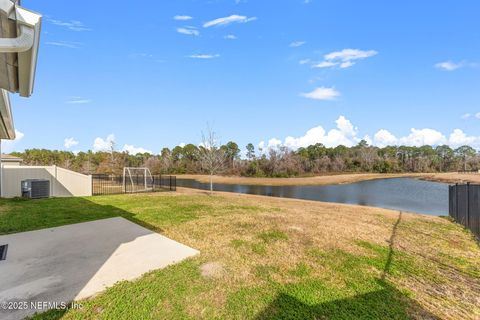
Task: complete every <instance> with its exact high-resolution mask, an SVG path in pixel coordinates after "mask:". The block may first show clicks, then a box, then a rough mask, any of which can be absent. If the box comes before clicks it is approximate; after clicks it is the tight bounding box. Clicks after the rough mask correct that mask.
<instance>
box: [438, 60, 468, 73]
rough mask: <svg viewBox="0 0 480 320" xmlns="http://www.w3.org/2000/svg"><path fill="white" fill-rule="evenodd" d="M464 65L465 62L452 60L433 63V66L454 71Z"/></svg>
mask: <svg viewBox="0 0 480 320" xmlns="http://www.w3.org/2000/svg"><path fill="white" fill-rule="evenodd" d="M464 66H465V62H458V63H456V62H452V61H444V62H439V63H436V64H435V68H437V69H441V70H444V71H454V70H457V69H460V68H462V67H464Z"/></svg>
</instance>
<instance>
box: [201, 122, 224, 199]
mask: <svg viewBox="0 0 480 320" xmlns="http://www.w3.org/2000/svg"><path fill="white" fill-rule="evenodd" d="M199 158H200V159H199V160H200V164H201V166H202V169H203V170H205V171H207V172H208V174H209V175H210V192H212V191H213V176H214V175H216V174H218V173H220V172H222V170H223V169H224V168H225V161H226V155H225V151H224V150H223V149H221V148H220V143H219V142H218V138H217V136H216V134H215V132H214V131H212V130H211V128H210V127H208V129H207V133H206V134H205V133H204V132H202V145H201V146H200V157H199Z"/></svg>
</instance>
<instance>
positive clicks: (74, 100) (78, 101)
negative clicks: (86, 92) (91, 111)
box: [67, 97, 92, 104]
mask: <svg viewBox="0 0 480 320" xmlns="http://www.w3.org/2000/svg"><path fill="white" fill-rule="evenodd" d="M90 102H92V100H90V99H85V98H82V97H71V98H70V99H69V100H68V101H67V103H68V104H87V103H90Z"/></svg>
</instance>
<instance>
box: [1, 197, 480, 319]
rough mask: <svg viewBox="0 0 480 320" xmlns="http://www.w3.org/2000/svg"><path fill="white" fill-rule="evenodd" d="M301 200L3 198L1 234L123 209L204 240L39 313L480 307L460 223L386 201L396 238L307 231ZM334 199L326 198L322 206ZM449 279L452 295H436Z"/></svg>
mask: <svg viewBox="0 0 480 320" xmlns="http://www.w3.org/2000/svg"><path fill="white" fill-rule="evenodd" d="M268 201H273V200H270V199H269V200H268ZM342 208H343V207H342ZM289 210H291V209H289V207H287V206H286V207H282V205H281V203H280V202H279V203H278V204H272V203H269V202H267V201H266V202H265V203H259V202H258V198H255V199H254V200H249V199H247V198H241V199H240V198H233V197H227V196H206V195H202V194H193V195H192V194H177V195H172V194H168V193H166V194H157V195H149V194H140V195H118V196H102V197H89V198H67V199H47V200H36V201H28V200H16V199H14V200H0V234H8V233H13V232H21V231H27V230H35V229H41V228H46V227H55V226H60V225H65V224H70V223H77V222H84V221H91V220H96V219H102V218H108V217H114V216H122V217H125V218H127V219H129V220H131V221H134V222H136V223H139V224H141V225H144V226H146V227H148V228H150V229H152V230H157V231H161V232H163V233H164V234H166V235H167V236H169V237H171V238H173V239H175V240H177V241H180V242H183V243H185V244H187V245H190V246H192V247H195V248H197V249H199V250H200V251H201V254H200V256H198V257H195V258H192V259H189V260H186V261H184V262H181V263H179V264H176V265H173V266H170V267H168V268H165V269H162V270H157V271H153V272H150V273H148V274H146V275H144V276H143V277H141V278H140V279H138V280H136V281H132V282H127V281H124V282H120V283H118V284H116V285H115V286H113V287H111V288H109V289H107V290H106V291H105V292H104V293H102V294H100V295H98V296H96V297H94V298H92V299H86V300H82V301H79V303H81V304H82V308H81V309H79V310H76V309H75V310H74V309H70V310H66V311H49V312H46V313H42V314H38V315H35V316H34V317H33V319H37V320H44V319H60V318H62V319H132V320H135V319H139V320H140V319H142V320H143V319H199V318H203V319H410V318H412V317H416V318H429V317H430V318H435V317H440V318H442V317H445V315H449V316H452V315H453V317H454V318H455V317H458V318H465V319H468V318H469V317H470V318H471V319H475V318H476V317H478V316H480V310H479V308H478V306H476V305H475V300H471V301H469V297H476V295H475V294H476V293H475V286H476V285H478V284H479V283H480V279H479V274H480V273H479V270H480V262H479V261H478V254H480V249H479V247H478V245H476V244H475V242H474V241H473V240H472V239H471V236H470V235H468V234H467V233H465V231H464V230H463V229H462V228H461V227H460V226H457V225H455V224H453V223H450V222H445V221H442V220H440V219H438V220H431V219H430V220H427V219H423V218H422V217H420V216H419V217H418V218H415V219H413V218H410V219H407V220H406V221H405V222H400V223H398V226H394V225H395V222H396V221H397V219H396V218H395V216H394V215H379V214H378V212H374V213H372V215H371V216H372V219H374V220H373V225H375V228H377V229H376V230H377V232H378V230H380V229H379V228H380V227H381V226H384V227H383V228H384V229H382V230H386V236H387V237H389V239H382V238H381V239H380V241H373V240H371V239H370V240H368V239H366V238H353V239H352V238H351V237H350V236H345V235H341V234H340V230H342V229H343V228H344V226H341V225H340V226H339V227H338V228H339V229H338V230H337V231H335V232H333V233H332V234H330V235H329V234H328V230H329V229H330V228H331V226H330V227H325V229H322V225H321V224H312V225H311V226H310V227H309V228H311V230H313V231H314V232H311V233H310V234H308V235H307V234H304V233H303V232H299V231H298V230H296V231H288V230H290V229H289V227H290V226H291V225H296V224H297V223H301V222H302V221H301V219H302V217H301V216H300V215H299V214H298V213H297V212H293V213H292V212H290V211H289ZM329 210H330V207H328V205H324V204H318V205H317V207H315V210H313V213H312V214H313V216H312V217H316V215H317V214H320V213H322V214H329ZM342 210H347V209H342ZM352 210H354V209H352ZM352 212H354V211H352ZM350 214H351V213H350ZM351 217H352V218H351V220H354V216H351ZM303 219H304V218H303ZM355 221H356V220H355ZM359 221H361V223H362V224H361V226H362V228H366V227H368V225H366V224H363V221H362V220H359ZM430 222H431V223H430ZM343 223H345V222H343ZM352 223H354V225H353V227H354V228H353V230H356V229H355V226H356V224H355V223H357V222H352ZM302 225H303V226H304V227H303V229H305V230H310V229H308V227H307V225H308V224H302ZM346 234H347V235H350V233H346ZM390 236H391V238H390ZM332 237H333V238H332ZM332 239H333V240H332ZM388 241H394V242H395V241H400V246H395V245H390V242H388ZM324 244H325V245H324ZM417 252H421V253H423V252H428V253H429V254H430V256H429V257H428V259H427V258H425V257H423V256H422V255H419V254H418V253H417ZM212 261H213V262H219V263H220V264H221V265H223V266H225V272H224V275H223V276H222V277H220V278H209V277H204V276H202V275H201V273H200V269H201V266H202V265H203V264H204V263H207V262H212ZM437 288H440V289H441V290H448V292H449V295H444V296H442V297H440V298H438V295H436V294H431V295H430V294H429V292H436V291H435V290H436V289H437ZM477 293H478V292H477ZM452 294H454V295H452ZM459 296H461V297H465V299H463V300H459V299H458V297H459ZM456 297H457V298H456ZM462 303H463V304H462ZM428 306H435V307H434V308H428Z"/></svg>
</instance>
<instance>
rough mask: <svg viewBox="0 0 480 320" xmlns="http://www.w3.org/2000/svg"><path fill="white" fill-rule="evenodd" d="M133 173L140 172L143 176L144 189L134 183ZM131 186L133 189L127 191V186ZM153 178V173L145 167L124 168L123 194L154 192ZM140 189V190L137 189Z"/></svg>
mask: <svg viewBox="0 0 480 320" xmlns="http://www.w3.org/2000/svg"><path fill="white" fill-rule="evenodd" d="M132 171H140V172H142V173H141V174H143V180H144V183H143V189H142V188H138V185H137V184H135V183H134V182H133V175H132ZM128 183H130V184H131V189H130V190H127V184H128ZM153 183H154V181H153V176H152V173H151V172H150V169H148V168H145V167H124V168H123V192H125V193H127V192H131V193H135V192H147V191H153V188H154V185H153ZM137 188H138V189H137Z"/></svg>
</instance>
